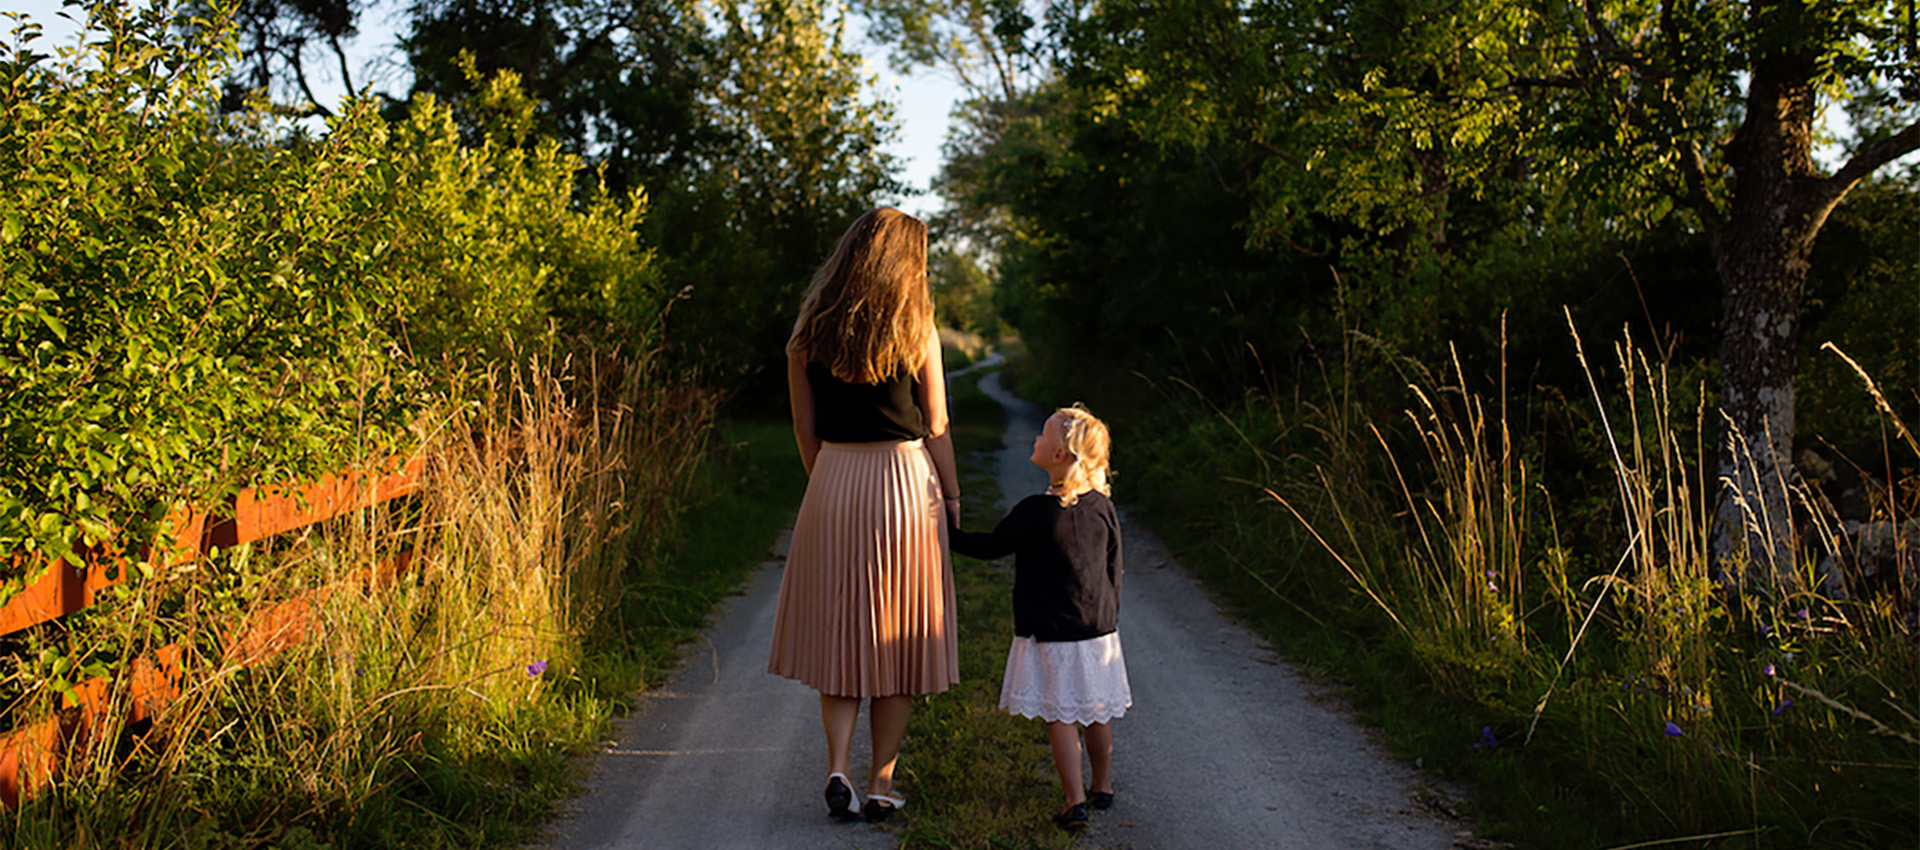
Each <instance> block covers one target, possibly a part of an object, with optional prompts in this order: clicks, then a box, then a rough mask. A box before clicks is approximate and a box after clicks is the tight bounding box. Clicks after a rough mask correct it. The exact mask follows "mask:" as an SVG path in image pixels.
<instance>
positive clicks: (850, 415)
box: [807, 363, 932, 443]
mask: <svg viewBox="0 0 1920 850" xmlns="http://www.w3.org/2000/svg"><path fill="white" fill-rule="evenodd" d="M807 385H808V386H809V387H811V388H812V389H813V435H814V436H816V437H819V438H820V439H821V440H824V441H826V442H829V443H878V442H883V441H886V440H921V439H925V438H927V437H929V436H932V432H931V431H929V430H928V429H927V420H926V416H925V415H924V414H922V413H921V411H920V403H919V402H917V401H915V400H914V399H915V391H917V390H918V389H920V380H919V379H918V378H915V377H909V376H896V377H895V378H894V379H893V380H891V381H883V382H881V383H878V384H850V383H847V382H846V381H842V380H840V379H839V378H836V377H834V376H833V373H831V372H829V371H827V367H826V364H824V363H808V364H807Z"/></svg>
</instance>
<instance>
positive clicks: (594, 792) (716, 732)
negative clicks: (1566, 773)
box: [538, 374, 1470, 850]
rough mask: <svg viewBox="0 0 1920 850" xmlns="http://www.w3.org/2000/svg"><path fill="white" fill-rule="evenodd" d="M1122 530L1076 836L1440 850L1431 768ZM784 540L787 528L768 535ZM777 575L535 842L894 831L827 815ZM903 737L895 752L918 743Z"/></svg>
mask: <svg viewBox="0 0 1920 850" xmlns="http://www.w3.org/2000/svg"><path fill="white" fill-rule="evenodd" d="M998 377H999V376H998V375H997V374H995V375H989V376H987V377H986V378H985V379H983V380H982V381H981V387H982V389H983V390H985V391H986V392H987V393H988V394H989V395H992V396H993V397H994V398H995V399H997V400H999V401H1000V402H1001V403H1002V404H1003V405H1006V406H1007V409H1008V417H1007V420H1008V428H1007V434H1006V448H1005V449H1004V450H1003V451H1002V452H1001V454H1000V456H999V458H998V462H999V478H1000V485H1001V492H1002V493H1004V494H1006V501H1007V502H1009V503H1010V502H1012V501H1016V500H1018V499H1019V498H1020V497H1022V496H1024V495H1026V494H1029V493H1034V492H1039V491H1040V490H1042V489H1044V488H1045V486H1046V479H1045V478H1044V477H1043V475H1042V474H1041V473H1040V472H1039V471H1038V470H1037V469H1035V468H1034V467H1032V466H1031V465H1030V464H1028V463H1027V462H1026V457H1027V455H1028V453H1029V452H1030V450H1031V445H1032V440H1033V436H1034V434H1035V433H1037V432H1038V429H1039V426H1040V423H1041V422H1042V421H1043V420H1044V418H1045V411H1043V410H1041V409H1040V408H1036V407H1034V406H1033V405H1030V404H1027V403H1025V402H1023V401H1021V400H1019V399H1017V398H1013V397H1012V396H1010V395H1008V394H1007V393H1005V392H1004V391H1002V390H1001V388H1000V386H999V382H998ZM1115 439H1116V440H1124V439H1126V435H1124V434H1116V435H1115ZM1122 472H1123V473H1124V470H1123V471H1122ZM1125 480H1126V479H1125V478H1122V479H1121V481H1122V482H1124V481H1125ZM1122 526H1123V534H1124V535H1125V546H1126V568H1127V581H1126V584H1125V596H1124V598H1123V600H1122V603H1121V609H1120V635H1121V641H1122V643H1123V645H1124V646H1125V647H1126V653H1127V674H1128V677H1129V679H1130V681H1131V683H1132V686H1133V695H1134V707H1133V708H1132V709H1131V710H1130V711H1128V713H1127V715H1126V716H1125V717H1124V718H1121V719H1119V720H1116V721H1115V722H1114V726H1113V729H1114V790H1115V792H1116V793H1117V794H1118V802H1117V804H1116V805H1115V806H1114V808H1113V809H1112V810H1111V811H1109V812H1101V813H1096V814H1095V816H1094V820H1093V826H1092V827H1091V828H1090V829H1089V830H1087V832H1086V836H1085V838H1084V839H1082V841H1081V842H1080V843H1081V844H1082V845H1083V846H1095V847H1098V846H1105V847H1116V848H1122V847H1124V848H1141V850H1147V848H1154V850H1160V849H1161V848H1164V850H1181V849H1182V848H1196V849H1199V848H1204V850H1218V849H1219V848H1301V849H1302V850H1307V849H1308V848H1311V849H1312V850H1345V848H1355V849H1356V850H1361V849H1362V848H1364V849H1365V850H1372V848H1382V850H1444V848H1451V847H1453V846H1454V844H1455V841H1456V839H1459V838H1462V837H1464V836H1465V833H1464V832H1463V831H1462V830H1464V827H1463V826H1461V825H1458V824H1455V823H1452V822H1450V821H1447V820H1443V819H1441V818H1439V817H1437V816H1435V815H1433V814H1431V813H1430V812H1429V810H1427V809H1425V808H1423V807H1422V806H1420V805H1419V804H1418V803H1417V802H1415V800H1414V794H1415V789H1416V787H1417V786H1418V784H1419V783H1420V778H1419V776H1418V775H1417V774H1416V773H1415V772H1414V770H1413V769H1412V768H1410V767H1408V766H1406V765H1403V764H1400V763H1398V762H1396V761H1394V760H1393V759H1391V758H1389V757H1388V756H1387V755H1386V754H1385V753H1384V752H1382V750H1381V748H1380V747H1379V746H1377V745H1376V744H1375V743H1373V742H1372V741H1371V740H1370V739H1369V737H1368V735H1367V733H1366V732H1365V730H1363V729H1362V728H1361V727H1360V726H1358V725H1357V724H1355V723H1354V722H1353V720H1352V719H1350V718H1349V717H1347V716H1346V714H1345V713H1344V712H1343V711H1342V710H1341V709H1340V708H1339V707H1338V706H1337V703H1336V702H1335V701H1333V700H1330V699H1328V698H1327V695H1326V694H1325V693H1324V691H1323V690H1322V689H1320V688H1319V687H1317V686H1315V685H1313V684H1312V683H1309V682H1307V681H1306V680H1304V679H1303V678H1301V677H1300V676H1299V675H1298V674H1296V673H1295V672H1294V671H1293V670H1292V669H1291V668H1290V667H1288V666H1287V665H1286V664H1285V663H1284V662H1282V661H1281V660H1280V659H1279V658H1277V657H1276V656H1275V655H1274V654H1273V653H1272V651H1270V650H1268V649H1266V648H1265V647H1264V646H1263V645H1262V644H1261V643H1260V641H1259V640H1258V639H1257V638H1255V637H1254V636H1253V635H1252V634H1251V633H1249V632H1248V631H1247V630H1246V629H1245V628H1243V627H1241V626H1239V625H1238V624H1236V623H1233V622H1232V621H1230V620H1228V619H1227V618H1225V617H1224V616H1222V615H1221V614H1220V612H1219V609H1218V607H1217V606H1216V605H1215V604H1214V603H1213V602H1212V601H1211V600H1210V599H1209V598H1208V596H1207V593H1206V591H1205V590H1204V589H1203V588H1202V587H1201V586H1200V585H1199V584H1198V583H1197V582H1196V581H1195V580H1194V579H1193V578H1191V577H1190V576H1188V575H1187V574H1186V573H1185V572H1184V571H1183V570H1182V569H1181V568H1180V567H1179V565H1178V564H1177V563H1175V562H1174V561H1173V560H1172V559H1171V558H1170V557H1169V556H1168V555H1167V553H1166V551H1165V549H1164V547H1162V546H1161V545H1160V542H1159V541H1158V540H1156V539H1155V538H1154V537H1153V536H1152V535H1151V534H1149V533H1148V532H1146V531H1145V530H1144V529H1142V528H1140V527H1139V526H1136V525H1132V524H1129V523H1127V522H1126V521H1125V516H1124V513H1123V515H1122ZM784 547H785V540H784V539H783V540H781V541H780V542H779V544H777V547H776V548H777V549H778V550H784ZM779 587H780V564H779V561H778V560H770V561H769V563H768V564H767V565H766V566H764V567H763V568H762V569H761V570H760V571H758V572H757V573H755V574H754V575H753V577H752V579H751V580H750V581H749V582H748V584H747V585H746V587H745V588H744V590H745V595H742V596H738V597H735V598H733V599H731V600H729V601H728V602H727V603H726V604H724V605H723V606H722V607H721V609H720V610H719V611H718V612H716V615H715V619H714V621H713V624H712V625H711V626H710V627H709V629H708V630H707V632H706V633H705V635H704V636H703V640H702V642H701V643H700V644H699V645H698V646H697V647H696V648H695V649H694V650H693V651H691V652H689V654H688V658H687V661H686V662H685V664H684V665H683V666H682V667H681V669H680V670H679V671H678V672H677V673H675V675H674V676H673V677H672V678H671V679H670V680H669V681H668V682H667V684H666V685H665V686H663V687H661V688H658V689H656V690H654V691H651V692H649V693H647V694H644V695H642V696H641V698H640V701H639V705H638V707H637V708H636V710H635V712H634V714H633V715H632V716H630V717H629V718H627V719H626V720H625V721H623V722H622V723H621V724H620V727H619V729H618V733H617V739H616V740H613V741H609V742H608V743H607V745H606V747H605V748H604V750H603V752H602V753H601V755H600V756H599V758H598V760H597V764H596V766H595V770H594V774H593V777H592V779H591V780H590V784H589V790H588V792H587V793H586V794H585V795H584V796H583V797H582V798H581V799H579V800H576V801H574V803H573V805H572V806H571V807H570V810H569V811H568V812H567V813H566V814H565V815H564V816H563V817H561V818H560V819H559V820H558V821H556V823H555V824H553V825H552V826H551V827H550V828H549V829H548V830H547V833H546V835H545V836H544V838H543V841H542V843H541V844H539V845H538V846H541V847H546V848H564V850H602V848H604V850H630V849H631V848H701V850H705V848H769V850H789V848H791V850H811V848H884V847H892V846H893V842H892V836H891V835H890V834H889V833H888V832H886V831H885V830H881V829H876V828H873V827H869V826H866V825H864V824H851V825H849V824H839V823H834V822H832V821H830V820H829V819H828V818H826V817H825V815H824V814H823V810H822V804H821V801H820V787H821V786H822V785H823V782H824V780H823V779H822V776H823V775H824V774H823V770H824V767H823V765H824V764H825V761H826V755H825V743H824V739H823V737H822V733H821V728H820V716H819V702H818V699H817V697H816V696H815V695H814V693H813V691H811V690H809V689H807V688H806V687H805V686H802V685H800V684H797V683H795V682H792V681H789V680H786V679H782V678H779V677H776V676H771V675H768V674H767V673H766V672H765V671H766V660H767V642H768V639H769V635H770V634H771V633H772V627H773V609H774V598H775V596H776V595H777V594H778V591H779ZM961 627H962V628H966V624H964V623H962V624H961ZM1036 722H1037V721H1036ZM865 727H866V723H865V718H864V717H863V718H862V720H861V727H860V728H859V729H858V730H856V732H855V734H854V744H855V752H854V756H853V763H854V765H855V768H856V770H861V769H863V768H864V766H865V764H866V762H867V754H866V753H865V752H864V750H865V745H866V736H867V731H866V728H865ZM911 745H912V742H908V747H909V748H908V751H906V752H905V753H903V754H902V756H901V757H902V759H903V760H905V759H911V758H912V757H913V753H912V751H911ZM855 784H856V786H857V785H859V784H860V783H859V782H856V783H855ZM912 813H913V810H912V808H911V807H909V808H908V809H907V811H906V812H905V813H904V814H903V817H911V816H912ZM1462 843H1468V844H1470V842H1462Z"/></svg>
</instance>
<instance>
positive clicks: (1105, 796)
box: [1087, 791, 1113, 812]
mask: <svg viewBox="0 0 1920 850" xmlns="http://www.w3.org/2000/svg"><path fill="white" fill-rule="evenodd" d="M1087 805H1089V806H1092V807H1094V808H1096V809H1099V810H1100V811H1103V812H1104V811H1106V810H1108V809H1111V808H1113V792H1112V791H1094V792H1092V793H1089V794H1088V795H1087Z"/></svg>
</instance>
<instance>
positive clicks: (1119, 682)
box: [1000, 632, 1133, 724]
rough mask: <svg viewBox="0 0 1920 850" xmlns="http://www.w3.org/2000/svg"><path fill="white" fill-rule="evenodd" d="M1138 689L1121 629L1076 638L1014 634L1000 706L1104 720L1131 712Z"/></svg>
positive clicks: (1066, 719)
mask: <svg viewBox="0 0 1920 850" xmlns="http://www.w3.org/2000/svg"><path fill="white" fill-rule="evenodd" d="M1131 705H1133V691H1132V690H1130V689H1129V688H1128V687H1127V662H1126V659H1125V658H1124V657H1122V656H1121V654H1120V633H1119V632H1109V633H1107V634H1105V635H1102V636H1100V637H1097V638H1092V639H1089V640H1074V641H1039V640H1034V639H1033V638H1030V637H1018V636H1016V637H1014V639H1013V646H1011V647H1009V648H1008V649H1007V675H1006V678H1004V679H1002V680H1001V682H1000V707H1001V708H1004V709H1006V710H1007V711H1008V712H1011V713H1013V714H1018V715H1020V716H1022V717H1037V718H1040V719H1042V720H1047V721H1051V722H1054V723H1080V724H1087V723H1105V722H1107V721H1109V720H1112V719H1114V718H1116V717H1119V716H1121V715H1123V714H1126V713H1127V707H1128V706H1131Z"/></svg>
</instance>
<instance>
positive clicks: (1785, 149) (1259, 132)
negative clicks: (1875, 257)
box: [1072, 0, 1920, 583]
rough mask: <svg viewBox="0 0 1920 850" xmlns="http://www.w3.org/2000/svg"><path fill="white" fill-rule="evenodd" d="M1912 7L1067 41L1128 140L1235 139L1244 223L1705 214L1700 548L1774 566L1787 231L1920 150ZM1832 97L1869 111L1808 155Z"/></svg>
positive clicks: (1410, 3)
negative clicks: (1707, 447) (1707, 378)
mask: <svg viewBox="0 0 1920 850" xmlns="http://www.w3.org/2000/svg"><path fill="white" fill-rule="evenodd" d="M1913 26H1914V25H1913V23H1912V22H1911V20H1910V19H1909V16H1908V14H1907V10H1906V9H1905V7H1904V6H1903V5H1901V4H1899V3H1895V2H1891V1H1890V0H1880V2H1867V1H1866V0H1851V1H1850V2H1817V3H1816V2H1803V0H1752V2H1748V3H1743V4H1731V3H1712V2H1685V3H1653V2H1641V1H1640V0H1636V1H1635V2H1617V3H1599V2H1585V3H1572V2H1549V3H1525V4H1523V3H1515V2H1510V0H1478V2H1437V0H1434V1H1433V2H1429V0H1400V1H1399V2H1390V3H1373V2H1368V3H1353V2H1318V3H1309V4H1294V3H1276V2H1264V0H1256V2H1251V3H1247V4H1244V5H1235V6H1221V5H1218V4H1209V3H1197V2H1185V0H1171V1H1170V2H1169V0H1155V2H1116V3H1110V4H1106V5H1103V6H1102V7H1101V8H1100V10H1099V11H1098V13H1097V14H1095V15H1093V16H1091V17H1090V18H1089V20H1088V21H1087V22H1086V23H1085V24H1084V25H1082V26H1080V27H1078V28H1077V29H1076V31H1075V38H1074V40H1073V42H1072V44H1073V47H1074V50H1075V57H1076V61H1077V62H1079V63H1080V67H1081V68H1082V69H1083V70H1084V71H1085V72H1087V73H1089V74H1091V75H1096V76H1097V79H1099V80H1100V81H1101V82H1100V84H1099V86H1098V89H1099V90H1100V91H1103V92H1105V93H1106V96H1107V97H1109V98H1112V99H1114V100H1115V101H1116V102H1122V103H1125V104H1128V105H1129V107H1130V108H1129V109H1128V110H1127V111H1126V112H1125V113H1124V117H1125V119H1126V120H1129V121H1130V122H1132V123H1133V124H1134V125H1135V126H1137V127H1139V128H1141V130H1142V132H1144V133H1146V134H1148V135H1149V136H1150V137H1152V138H1156V139H1160V140H1163V141H1166V142H1170V143H1184V144H1189V145H1196V146H1199V145H1206V144H1210V143H1231V142H1233V141H1234V140H1236V139H1239V140H1245V141H1244V142H1243V143H1242V144H1241V148H1242V149H1243V150H1246V151H1248V160H1249V162H1250V170H1251V172H1252V173H1253V174H1254V175H1255V177H1254V181H1255V185H1256V187H1257V190H1258V192H1259V195H1260V200H1259V202H1258V203H1257V204H1256V211H1255V213H1254V215H1253V217H1252V222H1253V225H1254V236H1255V237H1256V238H1264V239H1283V238H1285V237H1286V236H1287V235H1288V234H1290V233H1291V232H1293V230H1294V228H1295V227H1296V226H1297V225H1298V224H1299V223H1300V222H1301V221H1303V220H1304V219H1305V218H1306V217H1307V216H1309V215H1310V214H1311V213H1312V212H1314V211H1328V212H1332V213H1336V214H1339V215H1341V216H1343V217H1345V218H1347V219H1348V220H1351V221H1354V222H1357V223H1359V224H1361V225H1363V226H1366V227H1368V228H1371V229H1373V230H1374V231H1375V232H1380V233H1387V234H1398V236H1399V237H1400V238H1401V241H1402V242H1403V243H1404V244H1405V246H1406V249H1407V250H1408V251H1411V252H1412V253H1411V254H1404V253H1403V256H1412V257H1415V258H1416V259H1417V258H1418V257H1419V256H1420V255H1422V254H1428V255H1431V254H1436V253H1438V254H1444V253H1445V251H1446V250H1447V245H1448V243H1449V241H1450V239H1451V238H1452V232H1453V231H1452V226H1454V225H1456V224H1457V223H1458V222H1459V219H1460V217H1461V211H1460V210H1459V209H1457V206H1458V205H1459V204H1460V202H1461V201H1462V200H1465V199H1479V198H1486V197H1498V198H1501V199H1502V200H1501V202H1500V203H1497V204H1494V205H1493V209H1494V210H1495V211H1496V212H1500V213H1502V214H1504V215H1506V216H1513V217H1518V218H1520V219H1522V220H1541V217H1543V216H1547V217H1551V216H1558V215H1562V214H1563V211H1576V212H1577V211H1581V210H1586V211H1592V212H1594V213H1598V214H1600V215H1602V216H1604V218H1605V219H1606V220H1608V221H1611V222H1614V223H1615V226H1617V227H1621V228H1629V227H1635V226H1644V223H1646V222H1653V221H1659V220H1661V219H1663V218H1665V217H1667V216H1669V215H1679V216H1681V217H1682V218H1683V220H1684V221H1685V222H1686V223H1687V224H1688V225H1689V226H1691V227H1694V228H1697V229H1698V230H1700V231H1701V232H1702V233H1704V234H1705V235H1706V236H1707V238H1708V240H1709V243H1710V245H1711V248H1712V252H1713V256H1714V258H1715V268H1716V274H1717V276H1718V278H1719V280H1720V284H1721V286H1722V288H1723V291H1724V293H1725V296H1726V297H1725V305H1726V306H1725V312H1724V315H1723V318H1722V328H1721V331H1722V333H1721V340H1722V345H1721V351H1720V355H1719V361H1720V365H1721V392H1720V403H1721V407H1722V409H1723V410H1724V412H1725V414H1726V416H1727V421H1726V428H1725V429H1724V432H1725V433H1724V435H1723V438H1722V440H1721V442H1720V448H1719V460H1718V471H1719V474H1720V476H1721V478H1722V480H1723V481H1725V482H1727V486H1726V487H1725V488H1724V489H1723V493H1722V496H1721V500H1720V507H1719V509H1718V519H1717V527H1718V532H1717V545H1716V550H1717V551H1718V552H1719V553H1720V555H1721V559H1722V561H1723V563H1724V564H1725V565H1727V566H1728V567H1730V568H1733V570H1734V571H1735V572H1737V571H1738V570H1739V569H1740V568H1741V567H1742V566H1743V565H1744V566H1747V567H1750V568H1751V570H1752V571H1753V572H1752V574H1753V575H1755V576H1757V577H1758V578H1760V580H1761V581H1762V582H1763V583H1773V582H1779V581H1785V580H1787V579H1786V576H1787V575H1788V574H1789V566H1790V564H1791V551H1792V549H1791V544H1792V523H1791V522H1790V521H1789V511H1788V497H1787V489H1786V488H1787V486H1788V483H1789V481H1790V480H1791V478H1792V463H1791V458H1790V455H1789V451H1790V446H1791V441H1792V437H1793V433H1794V430H1795V427H1794V426H1795V418H1794V410H1795V406H1794V377H1795V372H1796V352H1797V351H1798V347H1799V346H1798V338H1799V330H1800V320H1801V314H1802V304H1801V298H1802V291H1803V288H1804V283H1805V280H1806V275H1807V269H1808V263H1809V258H1810V252H1811V250H1812V245H1813V242H1814V239H1815V237H1816V236H1817V235H1818V234H1819V233H1820V231H1821V228H1822V226H1823V225H1824V223H1825V222H1826V220H1827V218H1828V216H1829V214H1830V213H1831V212H1832V211H1833V210H1834V209H1835V207H1836V206H1837V205H1839V203H1840V202H1841V201H1842V200H1843V199H1844V198H1846V196H1847V195H1848V193H1849V192H1850V191H1851V190H1852V189H1853V188H1854V187H1855V186H1856V185H1858V184H1859V183H1860V182H1861V181H1862V180H1863V179H1865V178H1866V177H1867V176H1868V175H1870V174H1872V173H1873V172H1874V171H1876V170H1877V169H1879V168H1881V167H1882V166H1884V165H1886V164H1887V163H1888V162H1891V161H1892V160H1894V159H1895V158H1897V157H1899V156H1901V155H1903V154H1906V153H1910V152H1912V151H1913V150H1915V149H1916V148H1920V121H1916V120H1915V104H1914V102H1913V101H1914V97H1913V95H1914V92H1915V87H1916V86H1920V56H1916V55H1915V54H1914V51H1913V48H1912V46H1911V44H1912V42H1913V38H1912V32H1911V29H1912V27H1913ZM1903 28H1904V30H1903ZM1903 33H1904V34H1903ZM1830 103H1831V104H1839V105H1840V106H1842V107H1843V108H1846V109H1847V110H1849V111H1850V112H1852V113H1853V114H1855V115H1856V116H1858V117H1859V118H1860V119H1870V120H1864V121H1863V120H1856V126H1859V127H1861V128H1862V133H1861V135H1860V136H1859V137H1857V138H1855V139H1853V140H1851V144H1850V147H1849V150H1848V153H1847V156H1846V158H1845V161H1844V162H1842V163H1841V164H1840V165H1839V167H1837V168H1835V169H1833V170H1832V171H1831V172H1823V171H1822V170H1821V169H1820V168H1819V167H1818V165H1817V164H1816V163H1815V161H1814V159H1813V151H1814V146H1815V143H1816V141H1817V140H1818V135H1817V134H1818V130H1819V116H1820V114H1821V110H1822V107H1823V105H1824V104H1830ZM1736 176H1737V177H1738V179H1735V177H1736Z"/></svg>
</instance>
